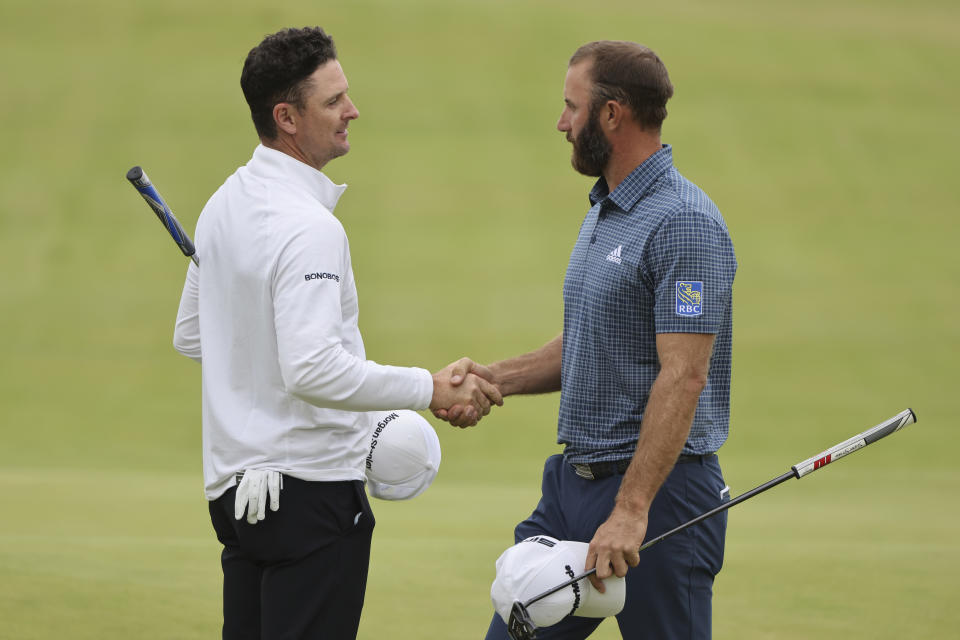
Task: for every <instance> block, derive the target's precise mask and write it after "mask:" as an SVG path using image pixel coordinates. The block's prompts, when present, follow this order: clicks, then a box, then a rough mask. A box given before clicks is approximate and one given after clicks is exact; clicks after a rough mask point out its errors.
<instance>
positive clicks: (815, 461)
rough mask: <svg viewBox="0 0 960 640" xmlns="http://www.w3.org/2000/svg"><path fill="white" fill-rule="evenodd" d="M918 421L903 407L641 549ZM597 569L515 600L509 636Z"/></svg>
mask: <svg viewBox="0 0 960 640" xmlns="http://www.w3.org/2000/svg"><path fill="white" fill-rule="evenodd" d="M916 421H917V415H916V414H915V413H914V412H913V410H912V409H905V410H904V411H901V412H900V413H898V414H897V415H895V416H894V417H892V418H890V419H889V420H886V421H884V422H881V423H880V424H878V425H877V426H875V427H872V428H870V429H867V430H866V431H864V432H863V433H860V434H857V435H855V436H853V437H852V438H849V439H847V440H844V441H843V442H841V443H839V444H836V445H834V446H832V447H830V448H829V449H827V450H826V451H822V452H820V453H818V454H817V455H815V456H813V457H812V458H807V459H806V460H804V461H803V462H798V463H797V464H795V465H793V466H792V467H791V468H790V471H788V472H787V473H784V474H783V475H781V476H778V477H776V478H774V479H773V480H770V481H769V482H765V483H764V484H762V485H760V486H759V487H756V488H754V489H751V490H750V491H747V492H746V493H743V494H741V495H739V496H737V497H736V498H733V499H731V500H729V501H728V502H725V503H723V504H722V505H720V506H719V507H716V508H715V509H711V510H710V511H707V512H706V513H703V514H701V515H699V516H697V517H696V518H694V519H692V520H690V521H689V522H685V523H683V524H681V525H680V526H678V527H676V528H674V529H671V530H670V531H667V532H666V533H663V534H661V535H659V536H657V537H656V538H653V539H651V540H648V541H646V542H644V543H643V545H641V547H640V549H639V551H643V550H644V549H648V548H650V547H652V546H653V545H655V544H657V543H658V542H661V541H662V540H666V539H667V538H669V537H670V536H672V535H674V534H676V533H680V532H681V531H683V530H684V529H686V528H687V527H692V526H693V525H695V524H697V523H698V522H702V521H704V520H706V519H707V518H709V517H710V516H713V515H716V514H718V513H720V512H721V511H725V510H727V509H729V508H730V507H732V506H734V505H736V504H740V503H741V502H743V501H745V500H748V499H750V498H752V497H753V496H755V495H757V494H759V493H763V492H764V491H766V490H767V489H772V488H773V487H775V486H777V485H778V484H780V483H782V482H786V481H787V480H789V479H790V478H797V479H800V478H802V477H803V476H805V475H807V474H809V473H812V472H814V471H816V470H817V469H822V468H823V467H825V466H826V465H828V464H830V463H831V462H833V461H835V460H839V459H840V458H843V457H844V456H848V455H850V454H851V453H853V452H854V451H857V450H859V449H862V448H864V447H865V446H867V445H868V444H872V443H874V442H876V441H877V440H879V439H880V438H883V437H886V436H888V435H890V434H891V433H894V432H895V431H899V430H900V429H902V428H903V427H905V426H907V425H908V424H912V423H914V422H916ZM596 571H597V570H596V569H595V568H594V569H590V570H589V571H586V572H585V573H583V574H581V575H578V576H575V577H573V578H571V579H569V580H567V581H565V582H561V583H560V584H558V585H557V586H555V587H552V588H550V589H548V590H547V591H544V592H543V593H541V594H539V595H536V596H534V597H532V598H530V599H529V600H527V601H526V602H519V601H518V602H514V603H513V607H512V609H511V611H510V619H509V621H508V622H507V633H508V634H509V635H510V637H511V638H512V639H513V640H535V638H536V637H537V627H536V625H535V624H534V623H533V620H532V619H531V617H530V613H529V612H528V611H527V607H529V606H530V605H532V604H533V603H535V602H537V601H538V600H541V599H543V598H546V597H547V596H549V595H550V594H551V593H556V592H557V591H559V590H560V589H563V588H564V587H567V586H569V585H571V584H573V583H574V582H577V581H579V580H583V579H584V578H586V577H588V576H590V575H592V574H594V573H596Z"/></svg>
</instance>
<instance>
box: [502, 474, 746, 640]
mask: <svg viewBox="0 0 960 640" xmlns="http://www.w3.org/2000/svg"><path fill="white" fill-rule="evenodd" d="M622 479H623V476H622V475H614V476H610V477H608V478H603V479H600V480H587V479H585V478H582V477H580V476H578V475H577V474H576V472H575V471H574V469H573V467H572V466H571V465H569V464H567V463H565V462H564V461H563V456H562V455H554V456H551V457H549V458H548V459H547V462H546V465H545V466H544V470H543V488H542V492H543V497H542V498H541V499H540V503H539V504H538V505H537V508H536V510H534V512H533V513H532V514H531V515H530V517H529V518H527V519H526V520H524V521H523V522H521V523H520V524H518V525H517V528H516V530H515V531H514V540H515V541H516V542H520V541H521V540H523V539H525V538H529V537H530V536H534V535H540V534H543V535H548V536H552V537H554V538H558V539H560V540H576V541H580V542H589V541H590V540H591V539H592V538H593V534H594V533H595V532H596V530H597V528H598V527H599V526H600V525H601V524H603V523H604V521H605V520H606V519H607V517H608V516H609V515H610V512H611V510H612V509H613V504H614V498H615V497H616V495H617V491H618V490H619V488H620V482H621V480H622ZM725 487H726V485H725V484H724V481H723V475H722V473H721V471H720V464H719V462H718V460H717V456H716V455H710V456H703V457H701V458H698V459H695V460H694V461H691V462H683V463H678V464H677V465H676V466H675V467H674V468H673V471H671V473H670V475H669V476H668V477H667V479H666V481H665V482H664V483H663V486H662V487H661V488H660V491H659V492H658V493H657V495H656V497H655V498H654V501H653V504H652V505H651V507H650V514H649V522H648V524H647V535H646V539H647V540H649V539H651V538H654V537H656V536H658V535H660V534H662V533H665V532H667V531H669V530H671V529H673V528H674V527H676V526H678V525H680V524H683V523H684V522H686V521H688V520H690V519H692V518H694V517H696V516H698V515H700V514H701V513H703V512H705V511H708V510H710V509H713V508H714V507H717V506H719V505H720V504H721V502H722V501H726V500H729V495H728V493H727V492H725V491H724V489H725ZM726 528H727V514H726V512H725V511H724V512H723V513H720V514H718V515H715V516H713V517H711V518H708V519H707V520H705V521H703V522H701V523H699V524H696V525H694V526H692V527H690V528H688V529H686V530H685V531H682V532H680V533H678V534H676V535H674V536H672V537H671V538H668V539H666V540H664V541H662V542H659V543H657V544H656V545H654V546H652V547H650V548H649V549H646V550H644V551H643V552H641V553H640V564H639V565H638V566H636V567H634V568H631V569H630V570H629V571H628V572H627V594H626V604H625V605H624V608H623V611H621V612H620V614H619V615H617V624H619V625H620V633H621V635H622V636H623V638H628V639H630V640H708V639H709V638H710V637H711V626H712V615H711V600H712V597H713V579H714V576H716V575H717V573H719V571H720V567H721V566H722V565H723V546H724V538H725V535H726ZM602 621H603V619H602V618H580V617H576V616H568V617H566V618H564V619H563V620H561V621H560V622H559V623H558V624H556V625H553V626H551V627H544V628H542V629H538V630H537V638H538V639H540V640H557V639H561V638H562V639H563V640H579V639H581V638H586V637H587V636H589V635H590V634H591V633H592V632H593V631H594V630H595V629H596V628H597V626H599V624H600V623H601V622H602ZM486 637H487V640H507V638H508V637H509V636H508V635H507V628H506V624H504V622H503V620H502V619H501V618H500V616H499V615H496V614H494V616H493V621H492V622H491V623H490V628H489V629H488V631H487V636H486Z"/></svg>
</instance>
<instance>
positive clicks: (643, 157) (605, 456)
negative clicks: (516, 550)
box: [436, 41, 737, 640]
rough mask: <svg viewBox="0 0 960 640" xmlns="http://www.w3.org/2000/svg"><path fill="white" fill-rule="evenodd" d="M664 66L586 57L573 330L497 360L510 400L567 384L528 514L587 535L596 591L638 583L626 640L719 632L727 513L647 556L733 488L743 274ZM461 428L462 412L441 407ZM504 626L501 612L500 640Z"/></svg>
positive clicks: (582, 53) (570, 310)
mask: <svg viewBox="0 0 960 640" xmlns="http://www.w3.org/2000/svg"><path fill="white" fill-rule="evenodd" d="M672 95H673V86H672V85H671V83H670V79H669V76H668V75H667V70H666V68H665V67H664V65H663V63H662V62H661V61H660V59H659V58H658V57H657V55H656V54H655V53H654V52H653V51H651V50H650V49H648V48H646V47H643V46H641V45H638V44H635V43H631V42H609V41H603V42H593V43H590V44H587V45H584V46H583V47H581V48H580V49H578V50H577V51H576V53H574V55H573V57H572V58H571V60H570V64H569V68H568V69H567V75H566V81H565V83H564V93H563V98H564V104H565V107H564V109H563V112H562V114H561V115H560V120H559V121H558V123H557V128H558V129H559V130H560V131H562V132H564V133H565V134H566V137H567V140H568V141H570V142H572V143H573V160H572V162H573V166H574V168H575V169H576V170H577V171H579V172H580V173H583V174H586V175H589V176H598V177H599V179H598V180H597V182H596V184H595V186H594V187H593V190H592V191H591V192H590V202H591V203H592V205H593V206H592V207H591V208H590V210H589V212H588V213H587V216H586V218H585V220H584V222H583V225H582V226H581V228H580V235H579V237H578V238H577V242H576V244H575V245H574V247H573V252H572V254H571V256H570V264H569V266H568V268H567V273H566V279H565V281H564V287H563V298H564V318H563V333H562V334H561V335H560V336H558V337H557V338H555V339H554V340H552V341H551V342H549V343H547V344H546V345H545V346H543V347H542V348H540V349H539V350H537V351H534V352H531V353H528V354H525V355H522V356H519V357H516V358H512V359H508V360H504V361H501V362H496V363H494V364H491V365H489V370H486V371H481V368H480V367H479V366H478V365H477V366H476V367H474V366H473V365H470V364H469V363H467V364H461V365H460V366H461V369H460V370H459V371H457V372H456V373H457V374H460V375H464V374H466V373H467V371H469V370H476V371H478V372H479V373H482V374H484V375H487V374H492V378H493V379H492V380H491V381H492V382H494V383H495V384H496V385H497V386H498V387H499V389H500V391H501V393H502V394H503V395H504V396H507V395H513V394H529V393H546V392H552V391H557V390H559V391H560V412H559V420H558V423H559V429H558V438H557V440H558V442H559V443H560V444H563V445H565V448H564V451H563V454H561V455H555V456H551V457H550V458H548V460H547V462H546V466H545V468H544V472H543V485H542V491H543V496H542V498H541V500H540V503H539V504H538V505H537V507H536V509H535V510H534V511H533V513H532V514H531V515H530V517H529V518H527V519H526V520H524V521H523V522H521V523H520V524H519V525H517V527H516V530H515V532H514V535H515V540H516V541H517V542H519V541H521V540H524V539H526V538H528V537H531V536H536V535H541V534H543V535H548V536H552V537H555V538H559V539H565V540H576V541H583V542H589V543H590V547H589V551H588V555H587V561H586V566H585V567H574V568H573V570H579V569H584V570H589V569H592V568H594V567H596V569H597V572H596V575H595V576H592V577H591V582H592V583H593V586H594V587H595V588H597V589H598V590H600V591H604V586H603V583H602V580H603V579H604V578H609V577H610V576H611V575H616V576H625V575H626V576H628V578H627V582H626V605H625V606H624V608H623V610H622V611H621V613H620V614H619V615H617V622H618V624H619V625H620V630H621V633H622V634H623V637H624V638H631V639H636V638H650V639H654V638H655V639H657V640H669V639H673V638H677V639H679V638H683V639H691V638H697V639H703V638H709V637H710V635H711V598H712V589H713V580H714V576H715V575H716V574H717V573H718V572H719V570H720V567H721V565H722V562H723V547H724V537H725V531H726V515H725V514H721V515H717V516H714V517H713V518H710V519H708V520H706V521H704V522H703V523H701V524H699V525H697V526H696V527H691V528H689V529H687V530H686V531H684V532H683V533H681V534H678V535H676V536H673V537H671V538H669V539H668V540H666V541H664V542H663V543H661V544H658V545H656V546H654V547H651V548H650V549H649V550H647V551H644V553H643V554H639V553H638V548H639V547H640V545H641V544H642V543H643V541H644V539H645V537H647V536H648V534H649V537H651V538H652V537H654V536H657V535H659V534H661V533H664V532H666V531H669V530H670V529H673V528H674V527H675V526H677V525H679V524H681V523H683V522H685V521H687V520H689V519H691V518H693V517H694V516H696V515H699V514H700V513H703V512H705V511H707V510H709V509H712V508H714V507H716V506H718V505H720V504H721V502H722V501H725V500H727V499H729V495H728V493H729V490H728V489H727V487H726V486H725V484H724V480H723V475H722V473H721V470H720V466H719V463H718V459H717V455H716V451H717V449H718V448H719V447H720V445H722V444H723V442H724V441H725V440H726V438H727V433H728V425H729V414H730V411H729V407H730V402H729V401H730V362H731V336H732V313H731V303H732V286H733V279H734V274H735V272H736V268H737V262H736V258H735V256H734V251H733V245H732V243H731V240H730V236H729V234H728V232H727V227H726V224H725V222H724V219H723V217H722V216H721V215H720V212H719V210H718V209H717V207H716V206H715V205H714V204H713V202H711V201H710V199H709V198H708V197H707V196H706V194H705V193H704V192H703V191H701V190H700V189H699V188H698V187H697V186H696V185H694V184H693V183H692V182H690V181H689V180H687V179H686V178H684V177H683V176H682V175H680V173H679V172H677V170H676V169H675V168H674V167H673V160H672V149H671V147H670V146H669V145H665V144H661V142H660V131H661V123H662V122H663V120H664V118H665V117H666V114H667V112H666V102H667V100H668V99H669V98H670V97H671V96H672ZM436 414H437V415H438V417H442V418H444V419H447V420H450V421H451V422H452V423H453V424H457V423H458V422H459V421H460V420H461V419H462V416H461V413H460V410H459V408H458V407H453V408H451V409H450V411H449V412H446V411H438V412H436ZM600 622H601V619H598V618H581V617H576V616H575V615H574V616H568V617H566V618H565V619H564V620H562V621H561V622H560V623H558V624H557V625H555V626H552V627H548V628H545V629H541V630H540V631H538V638H586V637H587V636H588V635H590V633H591V632H592V631H593V630H594V629H595V628H596V627H597V625H599V624H600ZM506 637H507V632H506V628H505V625H504V621H503V620H501V619H500V618H499V617H498V616H496V615H495V616H494V619H493V622H492V623H491V625H490V628H489V631H488V632H487V638H488V640H491V639H498V640H499V639H504V638H506Z"/></svg>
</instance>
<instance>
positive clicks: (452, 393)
mask: <svg viewBox="0 0 960 640" xmlns="http://www.w3.org/2000/svg"><path fill="white" fill-rule="evenodd" d="M493 405H497V406H498V407H500V406H503V396H502V394H501V393H500V389H499V388H498V387H497V385H496V380H495V379H494V376H493V373H492V372H491V371H490V370H489V369H488V368H487V367H484V366H482V365H479V364H477V363H476V362H474V361H473V360H471V359H470V358H460V359H459V360H457V361H456V362H454V363H452V364H449V365H447V366H446V367H444V368H443V369H441V370H440V371H438V372H436V373H435V374H433V398H432V400H431V401H430V410H431V411H433V415H435V416H436V417H438V418H440V419H441V420H446V421H448V422H450V424H452V425H453V426H455V427H472V426H473V425H475V424H477V422H479V421H480V419H481V418H482V417H483V416H485V415H487V414H488V413H490V408H491V407H492V406H493ZM454 415H455V417H454Z"/></svg>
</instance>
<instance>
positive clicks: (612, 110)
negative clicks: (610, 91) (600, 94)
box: [600, 100, 629, 131]
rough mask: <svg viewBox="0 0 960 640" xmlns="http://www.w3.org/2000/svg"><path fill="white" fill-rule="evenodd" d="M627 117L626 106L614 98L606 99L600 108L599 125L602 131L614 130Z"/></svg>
mask: <svg viewBox="0 0 960 640" xmlns="http://www.w3.org/2000/svg"><path fill="white" fill-rule="evenodd" d="M628 117H629V114H628V113H627V110H626V107H624V106H623V105H622V104H620V103H619V102H617V101H616V100H607V102H606V103H605V104H604V105H603V109H601V110H600V126H602V127H603V129H604V131H616V130H617V129H619V128H620V127H621V126H622V125H623V123H624V120H626V119H627V118H628Z"/></svg>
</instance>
